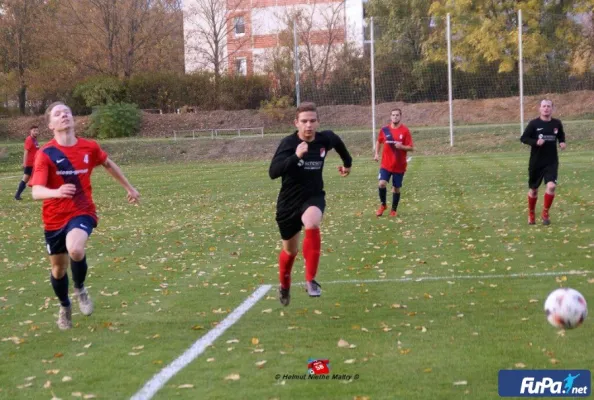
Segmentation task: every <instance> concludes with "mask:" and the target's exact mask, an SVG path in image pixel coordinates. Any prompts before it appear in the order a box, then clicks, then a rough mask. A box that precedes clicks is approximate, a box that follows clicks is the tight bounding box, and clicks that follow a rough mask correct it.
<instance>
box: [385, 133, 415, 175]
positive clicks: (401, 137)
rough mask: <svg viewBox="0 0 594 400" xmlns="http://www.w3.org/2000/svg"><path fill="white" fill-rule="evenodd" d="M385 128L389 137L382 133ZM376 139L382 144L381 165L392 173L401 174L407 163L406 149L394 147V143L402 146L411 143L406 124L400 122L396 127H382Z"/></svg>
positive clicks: (410, 144)
mask: <svg viewBox="0 0 594 400" xmlns="http://www.w3.org/2000/svg"><path fill="white" fill-rule="evenodd" d="M386 128H387V129H389V130H390V134H391V136H392V138H391V139H390V138H387V137H386V135H385V134H384V129H386ZM378 141H379V142H380V143H383V144H384V149H383V150H382V163H381V167H382V168H383V169H385V170H387V171H389V172H392V173H397V174H402V173H404V172H406V167H407V165H408V163H407V161H406V151H404V150H398V149H396V148H394V144H396V143H399V144H402V145H404V146H412V145H413V140H412V136H411V134H410V131H409V130H408V128H407V127H406V125H404V124H400V126H399V127H398V128H392V127H391V126H386V127H384V128H382V129H381V130H380V132H379V136H378Z"/></svg>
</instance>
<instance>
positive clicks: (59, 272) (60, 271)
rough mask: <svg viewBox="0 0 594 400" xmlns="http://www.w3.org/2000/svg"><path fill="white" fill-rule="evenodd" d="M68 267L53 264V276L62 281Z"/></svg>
mask: <svg viewBox="0 0 594 400" xmlns="http://www.w3.org/2000/svg"><path fill="white" fill-rule="evenodd" d="M67 270H68V265H62V264H52V276H53V277H54V278H56V279H61V278H63V277H64V275H66V271H67Z"/></svg>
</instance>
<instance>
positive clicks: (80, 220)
mask: <svg viewBox="0 0 594 400" xmlns="http://www.w3.org/2000/svg"><path fill="white" fill-rule="evenodd" d="M96 226H97V223H95V220H94V219H93V217H91V216H90V215H79V216H78V217H74V218H72V219H71V220H70V221H68V223H67V224H66V226H64V227H63V228H61V229H58V230H56V231H45V232H44V233H45V243H46V247H47V252H48V253H49V255H50V256H53V255H55V254H63V253H67V252H68V250H67V249H66V235H68V232H70V231H71V230H73V229H75V228H78V229H82V230H83V231H85V232H87V234H88V235H89V236H91V233H92V232H93V228H95V227H96Z"/></svg>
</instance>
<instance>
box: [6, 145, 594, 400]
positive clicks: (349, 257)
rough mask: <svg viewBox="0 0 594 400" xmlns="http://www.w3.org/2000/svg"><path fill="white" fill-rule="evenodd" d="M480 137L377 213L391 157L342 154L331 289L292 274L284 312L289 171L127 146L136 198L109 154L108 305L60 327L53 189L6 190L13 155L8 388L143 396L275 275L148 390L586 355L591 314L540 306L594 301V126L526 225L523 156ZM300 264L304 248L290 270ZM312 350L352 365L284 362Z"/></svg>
mask: <svg viewBox="0 0 594 400" xmlns="http://www.w3.org/2000/svg"><path fill="white" fill-rule="evenodd" d="M422 140H423V139H421V142H423V141H422ZM445 140H447V138H446V139H444V141H445ZM428 141H429V139H427V142H428ZM462 143H464V141H462ZM468 143H469V144H468V145H467V147H466V148H465V149H466V150H465V151H463V152H464V153H466V154H448V155H435V156H428V155H422V154H421V155H414V156H413V160H412V162H411V164H410V169H409V172H408V173H407V175H406V177H405V181H404V188H403V196H402V200H401V205H400V208H399V217H398V218H395V219H390V218H388V217H382V218H376V217H375V215H374V211H375V209H376V207H377V203H378V201H377V189H376V176H377V164H376V163H374V162H372V161H370V160H369V157H362V156H359V157H357V158H356V159H355V163H354V168H353V172H352V174H351V176H349V177H348V178H341V177H340V176H338V174H337V173H336V165H338V158H337V156H336V155H335V154H334V153H332V155H331V156H330V157H329V158H328V160H327V161H326V171H325V183H326V190H327V202H328V207H327V212H326V215H325V217H324V222H323V227H322V240H323V244H322V253H323V255H322V258H321V265H320V269H319V273H318V280H319V282H320V283H321V284H322V286H323V290H324V292H323V295H322V297H321V298H318V299H312V298H309V297H308V296H307V295H306V293H305V292H303V291H302V288H301V287H299V286H294V290H293V293H292V302H291V305H290V306H289V307H286V308H285V307H281V306H280V304H279V303H278V300H277V299H276V293H275V291H274V289H275V288H276V284H277V267H276V259H277V255H278V251H279V249H280V247H279V236H278V231H277V228H276V225H275V222H274V207H275V200H276V195H277V193H278V188H279V185H280V182H279V181H271V180H270V179H269V178H268V173H267V171H268V163H267V162H265V161H252V162H243V163H241V164H240V165H239V167H238V165H237V164H232V163H212V162H208V163H207V162H192V163H172V162H167V163H163V162H161V163H155V162H153V163H152V165H151V163H148V162H144V161H143V160H136V161H129V162H127V163H125V167H124V172H125V173H126V174H127V176H128V177H129V178H130V180H131V181H132V182H133V183H134V184H135V185H136V187H137V188H138V189H139V191H140V192H141V194H142V196H143V201H142V204H141V205H140V206H139V207H134V206H129V205H128V204H127V203H126V202H125V199H124V191H123V190H122V189H121V188H120V187H118V186H117V185H116V184H115V182H113V181H112V180H111V178H110V177H109V176H108V175H107V174H106V173H105V172H104V171H102V170H97V171H96V173H95V175H94V197H95V202H96V203H97V205H98V208H99V212H100V218H101V220H100V224H99V227H98V228H97V229H96V231H95V232H94V233H93V235H92V237H91V239H90V241H89V246H88V253H87V254H88V259H89V265H90V270H89V275H88V279H87V287H88V288H89V291H90V293H91V295H92V297H93V299H94V301H95V312H94V314H93V315H92V316H90V317H84V316H82V315H81V314H80V313H75V315H74V316H73V322H74V324H75V326H74V328H73V329H72V330H71V331H68V332H60V331H59V330H58V329H57V327H56V325H55V320H56V317H57V310H58V307H57V300H56V299H55V298H54V297H53V292H52V289H51V286H50V284H49V272H48V271H49V270H48V263H47V257H46V254H45V250H44V242H43V235H42V230H41V229H42V228H41V222H40V206H41V204H40V203H36V202H33V201H32V200H30V190H29V189H27V192H26V193H25V196H24V197H25V200H24V201H22V202H18V203H17V202H15V201H14V200H13V199H12V196H13V195H14V190H15V188H16V185H17V183H18V178H9V177H11V176H17V175H19V174H18V163H17V164H15V162H14V159H13V158H9V161H5V162H3V163H2V164H1V165H0V169H1V171H3V172H2V173H0V216H1V218H2V224H1V227H0V238H2V239H1V240H0V254H1V256H0V265H1V266H2V270H3V271H2V272H3V273H2V275H1V277H0V288H1V289H0V290H1V291H0V307H1V315H2V320H1V322H0V338H1V339H2V341H1V342H0V357H1V358H2V363H0V398H3V399H4V398H6V399H50V398H52V397H55V398H60V399H70V398H92V395H93V396H95V397H96V398H102V399H127V398H130V397H131V396H133V395H134V394H135V393H136V392H137V391H139V390H140V389H141V388H142V387H143V385H144V384H145V383H146V382H147V381H149V380H150V379H151V377H153V375H154V374H156V373H158V372H159V371H160V370H161V369H162V368H164V367H165V366H166V365H168V364H169V363H171V362H172V361H173V360H175V359H176V358H177V357H178V356H179V355H181V354H182V353H183V352H184V351H185V350H186V349H187V348H188V347H190V346H191V345H192V344H193V343H194V342H195V341H196V340H198V339H200V338H201V337H203V336H205V335H206V334H207V333H208V332H209V331H210V330H211V329H213V328H214V327H215V326H216V325H217V324H219V323H221V322H222V321H223V320H224V318H226V317H227V316H228V315H229V314H230V313H231V312H232V311H233V310H234V309H235V308H236V307H238V306H239V305H240V304H241V303H242V302H243V301H244V300H245V299H246V298H248V296H249V295H250V294H251V293H253V292H254V290H256V289H257V288H259V287H261V285H265V284H270V285H272V290H270V292H269V293H267V295H266V296H264V298H262V299H261V300H260V301H258V302H257V303H256V304H255V305H254V306H253V307H252V308H251V309H249V311H248V312H247V313H246V314H245V315H244V316H243V317H242V318H241V319H240V320H239V321H238V322H237V323H235V324H234V325H232V326H231V327H230V328H229V329H228V330H227V331H226V332H225V333H223V335H222V336H221V337H219V338H218V339H217V340H216V341H214V343H213V345H212V346H209V347H208V348H207V349H206V351H205V352H204V353H203V354H201V355H200V356H199V357H198V358H196V359H195V360H194V361H193V362H192V363H190V364H189V365H188V366H187V367H186V368H184V369H182V370H181V371H180V372H179V373H178V374H177V375H175V376H174V377H173V378H172V379H171V380H169V381H168V382H166V383H165V385H164V387H163V388H162V389H161V390H159V391H158V392H157V394H156V396H155V397H154V398H156V399H172V398H173V399H207V398H208V399H273V398H277V399H306V398H323V399H354V398H359V399H363V398H368V399H374V400H375V399H394V398H397V399H459V398H468V399H493V398H498V394H497V373H498V371H499V370H500V369H510V368H527V369H546V368H556V369H570V368H574V369H580V368H582V369H584V368H585V369H588V368H591V367H592V365H594V355H593V353H592V352H591V351H590V350H589V349H590V344H591V338H592V335H593V330H592V323H591V321H590V320H586V323H585V325H584V326H583V327H580V328H578V329H576V330H572V331H567V332H561V333H559V332H558V331H557V330H555V329H554V328H553V327H551V326H550V325H548V323H547V321H546V319H545V316H544V313H543V303H544V300H545V298H546V296H547V295H548V293H549V292H551V291H552V290H554V289H555V288H557V287H573V288H575V289H577V290H579V291H580V292H582V294H583V295H584V296H585V297H586V299H587V300H590V303H592V302H593V301H594V279H593V278H594V276H593V275H592V274H591V273H589V272H590V271H592V263H593V260H592V256H593V252H594V235H593V233H592V231H593V228H594V215H593V213H592V209H593V207H594V170H593V169H592V165H593V161H594V151H593V146H592V145H591V144H592V140H591V138H587V137H586V138H584V139H583V141H581V142H580V143H576V145H575V146H573V147H572V148H570V149H569V150H568V151H567V152H565V153H564V154H562V155H561V168H560V179H559V189H558V196H557V198H556V199H555V203H554V205H553V209H552V212H551V219H552V225H551V226H549V227H544V226H542V225H536V226H528V225H527V224H526V212H525V208H526V204H525V203H526V202H525V197H526V179H527V177H526V175H527V171H526V165H527V153H526V152H525V151H522V152H520V151H514V152H509V151H507V150H508V147H507V144H505V143H507V142H505V143H504V144H500V145H501V146H502V147H498V148H497V150H499V152H497V153H490V154H478V153H475V152H474V150H475V147H473V146H472V145H471V144H470V143H471V140H470V139H468ZM510 143H511V141H510ZM513 143H514V146H515V147H516V148H517V147H519V145H518V142H517V138H516V139H514V142H513ZM511 147H512V145H511V144H510V145H509V148H511ZM523 150H525V149H523ZM355 154H357V152H355ZM11 157H12V156H11ZM537 207H538V209H539V210H540V208H541V207H542V192H541V197H540V199H539V203H538V206H537ZM577 271H586V273H577ZM302 280H303V259H302V258H301V256H300V257H299V258H298V259H297V262H296V267H295V268H294V271H293V281H294V283H295V284H299V283H301V282H302ZM366 280H369V281H368V282H364V281H366ZM74 310H75V311H78V310H77V308H76V305H75V306H74ZM309 358H327V359H329V360H330V369H331V371H330V372H331V374H339V375H350V376H351V379H342V380H341V379H331V380H329V381H314V380H294V379H283V378H282V376H283V375H303V374H305V373H306V371H307V362H308V359H309ZM279 374H280V375H281V378H280V379H277V378H276V375H279ZM355 375H358V377H357V378H358V379H354V377H355ZM85 396H86V397H85Z"/></svg>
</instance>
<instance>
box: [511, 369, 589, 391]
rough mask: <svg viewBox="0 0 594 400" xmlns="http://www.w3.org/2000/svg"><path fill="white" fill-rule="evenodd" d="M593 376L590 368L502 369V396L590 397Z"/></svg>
mask: <svg viewBox="0 0 594 400" xmlns="http://www.w3.org/2000/svg"><path fill="white" fill-rule="evenodd" d="M591 388H592V378H591V374H590V371H588V370H501V371H499V395H500V396H502V397H569V396H571V397H588V396H590V394H591Z"/></svg>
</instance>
